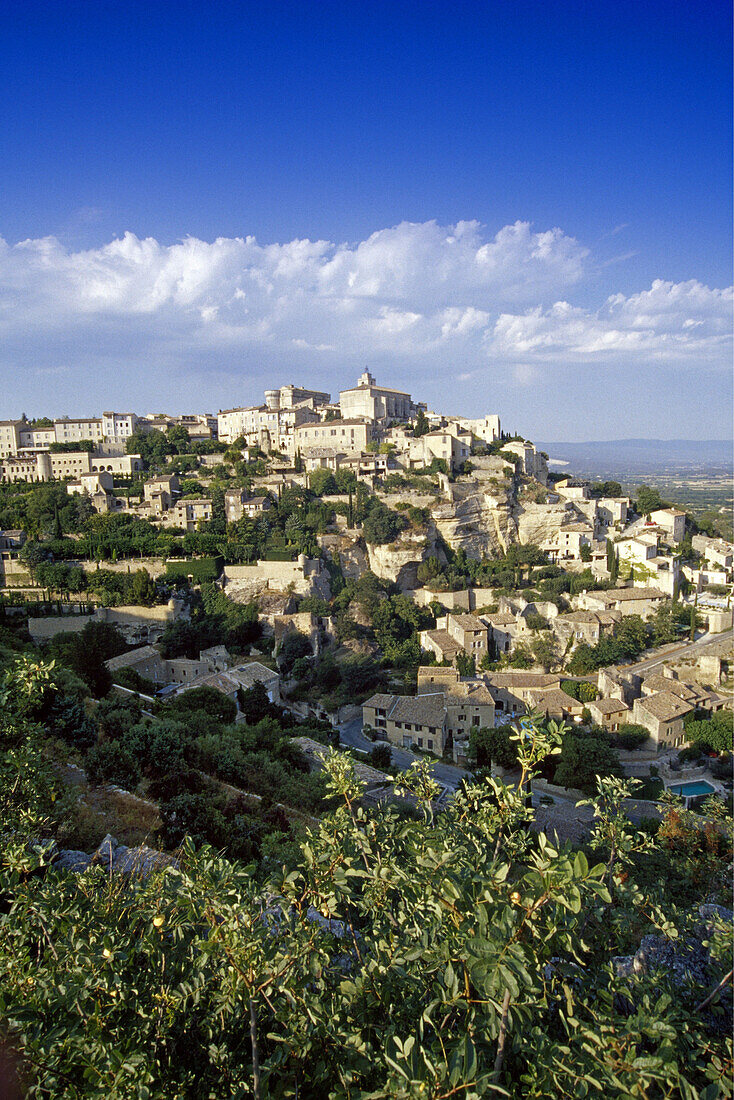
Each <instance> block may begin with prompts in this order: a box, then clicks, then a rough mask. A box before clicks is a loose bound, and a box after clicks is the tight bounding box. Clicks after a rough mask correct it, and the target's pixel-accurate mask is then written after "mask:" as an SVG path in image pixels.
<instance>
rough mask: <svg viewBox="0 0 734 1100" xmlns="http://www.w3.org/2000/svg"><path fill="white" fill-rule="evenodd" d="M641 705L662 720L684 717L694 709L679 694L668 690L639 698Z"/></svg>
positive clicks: (667, 720)
mask: <svg viewBox="0 0 734 1100" xmlns="http://www.w3.org/2000/svg"><path fill="white" fill-rule="evenodd" d="M639 705H640V706H641V707H642V708H643V709H644V710H646V711H647V713H648V714H651V715H652V716H653V718H657V719H659V720H660V721H661V722H669V721H671V720H672V719H673V718H682V717H683V715H684V714H690V712H691V711H692V710H693V709H694V708H693V706H692V704H691V703H686V702H684V700H683V699H679V698H678V696H677V695H672V694H671V693H670V692H668V691H660V692H658V694H657V695H647V696H645V697H644V698H642V699H640V700H639Z"/></svg>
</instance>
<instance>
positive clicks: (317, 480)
mask: <svg viewBox="0 0 734 1100" xmlns="http://www.w3.org/2000/svg"><path fill="white" fill-rule="evenodd" d="M308 485H309V488H310V490H311V492H312V493H315V494H316V496H317V497H323V496H327V495H328V494H329V493H335V492H336V491H337V485H336V480H335V478H334V475H333V473H332V472H331V470H327V469H326V468H325V467H321V468H318V469H316V470H312V471H311V473H310V474H309V475H308Z"/></svg>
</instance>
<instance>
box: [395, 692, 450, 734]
mask: <svg viewBox="0 0 734 1100" xmlns="http://www.w3.org/2000/svg"><path fill="white" fill-rule="evenodd" d="M393 698H394V700H395V701H394V703H393V705H392V707H391V708H390V710H389V712H388V715H387V717H388V718H389V719H390V720H391V721H392V722H412V723H414V724H415V725H420V726H433V727H435V728H438V729H441V728H442V727H443V724H444V721H445V720H446V708H445V706H444V697H443V694H442V693H439V694H436V695H416V696H412V695H395V696H393Z"/></svg>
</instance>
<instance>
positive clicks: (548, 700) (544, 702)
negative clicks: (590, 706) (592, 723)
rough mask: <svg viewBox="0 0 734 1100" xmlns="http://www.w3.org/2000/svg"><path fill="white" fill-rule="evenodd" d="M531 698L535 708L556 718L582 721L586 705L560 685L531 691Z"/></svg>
mask: <svg viewBox="0 0 734 1100" xmlns="http://www.w3.org/2000/svg"><path fill="white" fill-rule="evenodd" d="M530 699H531V704H532V709H533V710H537V711H540V713H541V714H544V715H545V716H546V717H547V718H554V719H556V720H568V721H580V720H581V715H582V713H583V709H584V706H585V704H584V703H580V702H579V701H578V699H574V698H573V696H572V695H568V694H567V693H566V692H565V691H564V690H563V689H562V688H560V687H557V688H550V689H541V690H540V691H531V692H530Z"/></svg>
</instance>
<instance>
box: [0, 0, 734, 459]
mask: <svg viewBox="0 0 734 1100" xmlns="http://www.w3.org/2000/svg"><path fill="white" fill-rule="evenodd" d="M9 9H10V6H9V5H6V6H5V9H4V15H3V17H2V19H0V33H1V34H2V40H3V43H4V46H3V54H2V59H1V60H0V76H1V77H2V86H3V89H4V95H3V103H2V106H0V140H1V141H2V149H3V154H2V156H1V157H0V237H2V238H3V239H4V242H5V244H4V245H0V383H1V385H0V415H4V416H11V415H19V413H20V412H21V411H26V412H27V413H28V414H29V415H32V414H39V415H40V414H41V413H51V414H54V413H57V414H59V413H65V412H69V413H73V411H75V410H79V411H80V412H93V411H99V410H101V408H102V407H105V408H107V407H110V406H115V407H123V406H124V407H125V408H134V409H135V410H136V411H139V412H145V411H150V410H153V409H161V408H167V409H170V410H171V411H177V410H178V411H183V410H193V409H202V408H206V409H210V410H216V409H217V408H220V407H227V406H232V405H236V404H248V403H251V402H253V401H256V400H258V399H259V395H260V392H261V390H262V388H263V387H264V386H265V385H266V384H268V383H270V382H274V383H279V382H283V383H284V382H287V381H295V382H303V383H306V384H308V382H309V381H313V382H314V383H318V384H319V385H320V386H327V387H328V388H330V389H331V390H332V391H333V392H336V391H337V390H338V389H339V387H340V386H344V385H346V384H348V383H350V382H351V381H352V379H353V378H354V377H355V375H356V374H357V373H359V371H361V369H362V368H363V366H364V365H365V364H369V365H370V367H371V368H372V369H373V371H374V372H375V373H377V374H378V377H379V378H380V379H381V380H384V381H385V382H386V383H387V384H393V385H396V386H402V387H405V388H408V389H410V390H411V391H412V392H413V393H414V395H416V396H417V397H419V398H423V399H426V400H428V402H429V404H431V405H433V406H434V407H440V408H444V409H453V410H455V411H459V412H465V413H468V412H472V411H487V412H490V411H492V412H494V411H497V412H499V413H500V415H501V416H502V417H503V420H504V421H505V422H506V423H508V424H511V425H512V426H513V427H514V426H517V427H518V428H519V429H520V430H521V431H524V432H525V433H527V434H530V435H536V436H538V437H542V438H545V439H549V438H556V439H589V438H614V437H625V436H640V435H653V436H660V437H680V436H683V435H691V436H695V435H697V434H698V435H701V436H706V437H707V438H712V437H716V436H726V435H728V434H729V433H730V430H731V343H730V339H731V294H730V291H729V293H727V288H729V287H730V284H731V232H730V226H731V218H732V210H731V117H730V107H729V104H730V98H731V96H730V88H731V71H730V52H731V51H730V44H731V27H730V11H729V5H728V4H725V3H723V2H718V0H708V2H707V3H706V4H705V5H700V6H696V5H692V4H690V3H682V2H678V0H668V2H666V3H656V2H654V0H648V2H646V3H644V4H640V3H639V2H638V3H627V2H624V0H617V2H614V3H612V2H609V3H607V2H600V0H598V2H595V3H580V2H576V0H565V2H564V3H563V4H548V3H547V0H546V2H545V3H531V2H526V0H507V2H502V3H497V2H495V3H493V2H491V0H487V2H484V3H461V2H455V3H451V4H449V3H438V2H431V0H422V2H420V3H401V2H399V0H398V2H394V3H390V4H387V3H385V4H383V3H381V2H376V0H373V2H371V3H362V2H352V3H349V2H346V3H345V2H342V3H340V4H338V3H331V2H330V0H319V2H318V3H316V2H311V3H307V2H301V3H298V4H295V3H285V2H279V0H272V2H270V3H267V4H263V3H249V2H243V0H241V2H239V3H225V2H217V0H212V2H210V3H208V4H203V3H186V2H183V0H177V2H175V3H174V2H173V0H168V2H156V0H152V2H151V0H149V2H148V3H146V4H142V3H131V2H124V0H123V2H119V3H115V4H111V3H107V2H105V0H95V3H94V4H90V3H88V2H84V3H78V2H68V0H67V2H65V3H63V4H61V3H58V2H55V3H49V4H46V3H41V2H36V3H34V2H29V3H27V4H22V5H16V6H15V8H14V10H12V11H11V10H9Z"/></svg>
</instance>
